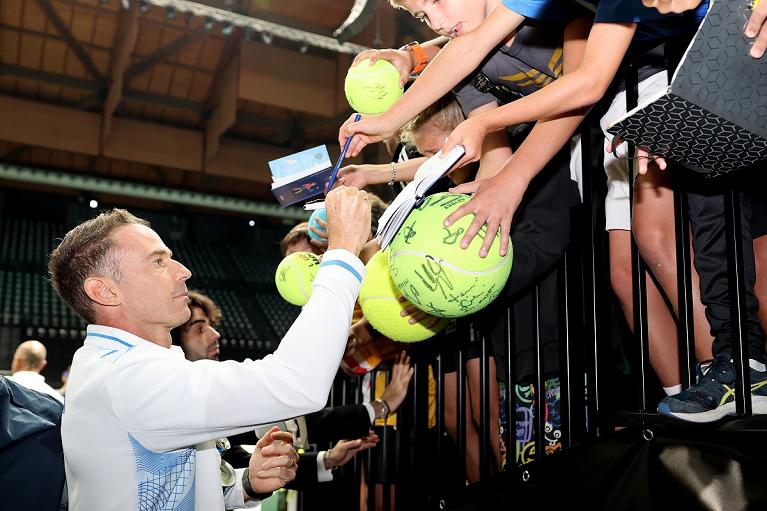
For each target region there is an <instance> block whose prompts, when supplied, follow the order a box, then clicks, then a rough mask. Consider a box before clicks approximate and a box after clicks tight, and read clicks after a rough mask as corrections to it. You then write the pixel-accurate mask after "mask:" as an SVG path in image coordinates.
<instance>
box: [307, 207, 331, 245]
mask: <svg viewBox="0 0 767 511" xmlns="http://www.w3.org/2000/svg"><path fill="white" fill-rule="evenodd" d="M318 218H319V219H321V220H322V221H323V222H326V223H327V221H328V216H327V214H326V212H325V209H324V208H323V209H315V210H314V211H313V212H312V216H310V217H309V227H310V229H309V237H310V238H311V239H313V240H317V241H323V242H325V241H328V231H327V229H325V228H324V227H322V226H321V225H320V224H319V222H317V219H318ZM311 227H314V228H315V229H317V230H318V231H320V232H323V233H325V234H324V237H322V238H321V237H319V236H317V234H315V233H314V231H312V230H311Z"/></svg>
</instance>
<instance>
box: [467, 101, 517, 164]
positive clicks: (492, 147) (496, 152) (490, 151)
mask: <svg viewBox="0 0 767 511" xmlns="http://www.w3.org/2000/svg"><path fill="white" fill-rule="evenodd" d="M497 108H498V104H497V103H491V104H488V105H483V106H481V107H479V108H476V109H474V110H472V111H471V112H469V119H471V118H472V117H475V116H477V115H481V114H482V113H484V112H489V111H492V110H495V109H497ZM511 154H512V151H511V146H509V137H508V135H506V131H505V130H500V131H496V132H494V133H489V134H488V136H487V138H485V140H484V142H483V144H482V155H481V156H480V158H479V170H478V171H477V177H476V179H486V178H489V177H493V176H494V175H496V174H497V173H498V172H499V171H500V170H501V168H503V165H504V164H505V163H506V161H507V160H508V159H509V158H510V157H511Z"/></svg>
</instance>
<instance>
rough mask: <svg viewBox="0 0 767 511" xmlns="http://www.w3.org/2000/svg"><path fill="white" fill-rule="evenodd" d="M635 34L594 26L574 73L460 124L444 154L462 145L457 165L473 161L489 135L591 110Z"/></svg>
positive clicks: (630, 26)
mask: <svg viewBox="0 0 767 511" xmlns="http://www.w3.org/2000/svg"><path fill="white" fill-rule="evenodd" d="M635 31H636V24H634V23H594V25H593V27H592V28H591V32H590V33H589V36H588V40H587V42H586V48H585V50H584V53H583V61H582V62H581V65H580V66H578V68H577V69H576V70H574V71H573V72H572V73H569V74H565V75H564V76H562V77H561V78H559V79H557V80H554V82H552V83H551V84H549V85H547V86H546V87H544V88H543V89H540V90H538V91H536V92H534V93H533V94H530V95H529V96H525V97H524V98H520V99H518V100H516V101H514V102H512V103H509V104H507V105H504V106H502V107H500V108H498V109H497V110H494V111H492V112H488V113H486V114H483V115H480V116H477V117H476V118H474V119H471V120H470V121H469V122H467V123H463V124H461V125H460V126H458V128H456V129H455V130H454V131H453V133H451V135H450V136H449V137H448V139H447V141H446V142H445V146H444V147H443V151H444V152H445V153H447V152H448V151H450V150H451V149H452V148H453V146H455V145H456V144H461V145H463V146H464V148H465V149H466V154H465V155H464V157H463V159H462V160H461V162H460V163H459V165H460V164H462V163H465V162H469V161H475V160H476V159H477V158H478V157H479V154H480V151H481V148H482V144H481V140H482V139H484V137H485V136H487V134H488V133H490V132H493V131H497V130H501V129H505V127H506V126H511V125H514V124H519V123H523V122H532V121H536V120H538V119H550V118H554V117H559V116H561V115H568V114H570V113H571V112H574V111H577V110H579V109H581V108H586V107H590V106H592V105H593V104H594V103H596V102H597V101H599V100H600V99H601V98H602V96H604V94H605V92H606V91H607V88H608V86H609V85H610V83H611V82H612V80H613V78H614V77H615V73H617V72H618V68H619V67H620V64H621V62H622V61H623V57H624V56H625V54H626V50H628V47H629V45H630V44H631V40H632V38H633V37H634V32H635Z"/></svg>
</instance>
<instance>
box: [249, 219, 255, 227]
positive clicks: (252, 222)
mask: <svg viewBox="0 0 767 511" xmlns="http://www.w3.org/2000/svg"><path fill="white" fill-rule="evenodd" d="M248 225H249V226H251V227H255V226H256V221H255V220H248Z"/></svg>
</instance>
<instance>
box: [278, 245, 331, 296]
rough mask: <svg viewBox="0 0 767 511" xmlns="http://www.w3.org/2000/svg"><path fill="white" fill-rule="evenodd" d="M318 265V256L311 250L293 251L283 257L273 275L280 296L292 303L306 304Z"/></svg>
mask: <svg viewBox="0 0 767 511" xmlns="http://www.w3.org/2000/svg"><path fill="white" fill-rule="evenodd" d="M319 267H320V258H319V257H317V256H316V255H315V254H312V253H311V252H293V253H292V254H290V255H289V256H288V257H286V258H285V259H283V260H282V261H281V262H280V264H279V265H278V266H277V273H276V274H275V275H274V282H275V284H277V291H279V293H280V296H282V297H283V298H284V299H285V300H286V301H288V302H289V303H292V304H293V305H298V306H299V307H301V306H303V305H306V302H308V301H309V297H310V296H311V295H312V282H314V277H316V276H317V270H318V269H319Z"/></svg>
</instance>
